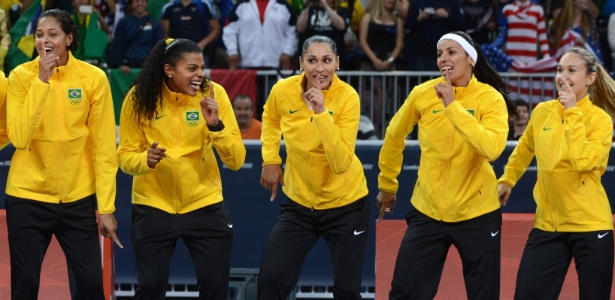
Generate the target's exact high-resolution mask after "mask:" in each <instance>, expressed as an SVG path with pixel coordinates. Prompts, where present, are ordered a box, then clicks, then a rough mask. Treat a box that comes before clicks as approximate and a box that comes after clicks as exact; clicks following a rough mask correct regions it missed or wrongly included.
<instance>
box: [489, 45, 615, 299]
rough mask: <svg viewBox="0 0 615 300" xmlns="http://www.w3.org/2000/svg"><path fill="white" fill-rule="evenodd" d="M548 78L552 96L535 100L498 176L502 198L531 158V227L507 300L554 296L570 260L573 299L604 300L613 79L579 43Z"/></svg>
mask: <svg viewBox="0 0 615 300" xmlns="http://www.w3.org/2000/svg"><path fill="white" fill-rule="evenodd" d="M555 81H556V82H557V91H558V98H557V99H554V100H551V101H547V102H543V103H540V104H538V106H536V108H535V109H534V111H533V112H532V117H531V118H530V121H529V124H528V126H527V130H526V131H525V134H523V136H522V137H521V138H520V139H519V143H518V145H517V147H516V148H515V150H514V151H513V152H512V154H511V156H510V157H509V158H508V163H507V164H506V167H505V168H504V174H503V175H502V177H500V178H499V179H498V183H499V184H498V196H499V199H500V202H501V203H502V205H504V204H506V202H507V201H508V199H509V196H510V194H511V189H512V187H514V186H515V184H517V183H518V182H519V180H520V179H521V177H522V176H523V174H524V173H525V171H526V170H527V168H528V166H529V164H530V162H532V160H534V159H536V166H537V167H538V171H537V174H536V178H537V180H536V184H535V186H534V193H533V195H534V201H535V203H536V212H535V214H534V226H533V228H532V230H531V231H530V233H529V236H528V239H527V242H526V244H525V248H524V250H523V255H522V256H521V262H520V264H519V271H518V273H517V282H516V288H515V299H557V298H558V297H559V296H560V291H561V289H562V285H563V283H564V278H565V277H566V273H567V272H568V269H569V266H570V262H571V261H572V260H573V259H574V262H575V265H576V272H577V274H578V291H579V292H578V297H577V298H576V299H609V298H610V297H611V288H612V281H613V215H612V211H611V206H610V204H609V199H608V196H607V194H606V192H605V190H604V187H603V185H602V183H601V177H602V175H603V174H604V173H605V171H606V169H607V168H608V166H607V165H608V162H609V153H610V152H611V148H612V137H613V120H612V118H613V117H615V81H613V79H612V78H611V77H610V76H609V75H608V74H607V72H606V71H605V70H604V68H603V67H602V66H601V65H600V64H599V63H598V62H597V60H596V58H595V57H594V56H593V55H592V54H591V53H590V52H589V51H588V50H586V49H583V48H579V47H575V48H571V49H570V50H568V51H566V53H565V54H564V55H563V56H562V58H561V59H560V61H559V64H558V66H557V73H556V76H555ZM532 173H533V172H532ZM608 184H612V183H611V182H609V183H608ZM523 200H525V199H523Z"/></svg>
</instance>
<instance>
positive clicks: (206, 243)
mask: <svg viewBox="0 0 615 300" xmlns="http://www.w3.org/2000/svg"><path fill="white" fill-rule="evenodd" d="M204 69H205V62H204V59H203V52H202V50H201V48H199V46H198V45H197V44H195V43H194V42H192V41H190V40H187V39H176V40H172V39H168V40H166V41H160V42H159V43H157V44H156V46H154V49H153V50H152V51H151V52H150V54H149V56H148V57H147V59H146V60H145V62H144V63H143V67H142V69H141V72H140V73H139V76H138V77H137V79H136V81H135V83H134V86H133V87H132V88H131V89H130V90H129V92H128V93H127V95H126V98H125V99H124V103H123V105H122V111H121V116H120V144H119V147H118V150H117V154H118V162H119V165H120V168H121V169H122V171H124V172H125V173H127V174H130V175H133V176H134V179H133V185H132V204H133V206H132V232H131V241H132V246H133V248H134V251H135V257H136V261H137V280H138V286H137V290H136V293H135V299H147V300H150V299H164V298H165V293H166V290H167V286H168V280H169V278H168V277H169V264H170V261H171V258H172V256H173V251H174V249H175V244H176V243H177V241H178V240H179V239H180V238H182V239H183V240H184V243H185V244H186V247H187V248H188V250H189V251H190V255H191V257H192V262H193V264H194V268H195V272H196V277H197V285H198V289H199V299H210V300H212V299H213V300H223V299H224V300H226V299H227V297H228V285H229V282H228V281H229V275H230V258H231V256H230V255H231V247H232V244H233V225H232V223H231V218H230V215H229V213H228V211H227V210H226V209H225V208H224V205H223V202H222V200H223V197H222V183H221V179H220V172H219V169H218V164H217V161H216V157H215V155H214V151H213V148H215V149H216V152H217V153H218V156H219V157H220V159H221V160H222V162H223V163H224V164H225V165H227V166H228V167H229V168H230V169H233V170H238V169H239V168H240V167H241V166H242V165H243V162H244V159H245V155H246V149H245V147H244V145H243V142H242V140H241V133H240V132H239V127H238V125H237V121H236V120H235V114H234V113H233V108H232V106H231V103H230V101H229V99H228V96H227V94H226V91H225V90H224V88H223V87H222V86H220V85H218V84H216V83H214V82H212V81H211V80H209V79H207V78H205V73H204Z"/></svg>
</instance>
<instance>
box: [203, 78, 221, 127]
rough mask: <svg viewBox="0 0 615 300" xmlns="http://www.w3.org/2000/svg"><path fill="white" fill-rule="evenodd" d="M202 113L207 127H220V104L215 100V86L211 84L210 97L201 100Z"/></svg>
mask: <svg viewBox="0 0 615 300" xmlns="http://www.w3.org/2000/svg"><path fill="white" fill-rule="evenodd" d="M201 112H202V113H203V118H205V121H206V122H207V125H209V126H212V127H215V126H216V125H218V102H216V99H215V98H214V86H213V84H211V83H209V97H205V98H203V99H202V100H201Z"/></svg>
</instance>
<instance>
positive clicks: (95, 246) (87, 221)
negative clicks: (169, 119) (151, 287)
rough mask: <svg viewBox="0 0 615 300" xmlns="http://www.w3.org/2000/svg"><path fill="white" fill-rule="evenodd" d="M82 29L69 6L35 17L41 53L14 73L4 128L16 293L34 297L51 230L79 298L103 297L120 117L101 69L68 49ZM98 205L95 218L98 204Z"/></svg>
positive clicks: (18, 296) (112, 228)
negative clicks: (9, 151) (103, 246)
mask: <svg viewBox="0 0 615 300" xmlns="http://www.w3.org/2000/svg"><path fill="white" fill-rule="evenodd" d="M77 35H78V33H77V28H76V26H75V24H74V23H73V20H72V19H71V17H70V14H68V13H67V12H66V11H63V10H58V9H51V10H47V11H45V12H43V13H42V14H41V16H40V17H39V19H38V21H37V27H36V31H35V34H34V36H35V44H36V50H37V51H38V55H39V57H37V58H36V59H34V60H32V61H30V62H27V63H24V64H22V65H20V66H18V67H17V68H15V69H14V70H13V71H12V72H11V74H10V75H9V90H8V98H7V99H8V101H7V119H8V136H9V139H10V140H11V143H12V144H13V146H15V148H16V150H15V154H14V155H13V158H12V159H11V168H10V170H9V174H8V179H7V184H6V195H7V198H6V216H7V225H8V237H9V249H10V253H11V295H12V298H13V299H36V298H37V297H38V288H39V282H40V270H41V264H42V262H43V257H44V255H45V252H46V250H47V247H48V246H49V242H50V241H51V238H52V235H55V237H56V238H57V240H58V242H59V243H60V246H61V247H62V250H63V251H64V254H65V255H66V261H67V264H68V268H69V269H70V270H71V274H72V275H73V276H72V277H71V278H72V279H74V280H71V281H70V283H71V294H72V297H73V298H74V299H103V298H104V293H103V282H102V269H101V265H102V263H101V251H100V242H99V234H98V229H99V228H100V232H101V234H102V235H104V236H110V237H112V238H113V239H114V240H115V242H116V243H117V244H118V245H120V246H121V244H120V243H119V240H118V239H117V236H116V234H115V231H116V227H117V223H116V221H115V218H114V216H113V212H114V211H115V178H116V175H117V160H116V158H115V140H116V134H115V117H114V116H113V99H112V98H111V89H110V87H109V81H108V80H107V76H106V75H105V73H104V72H103V71H102V70H101V69H99V68H96V67H94V66H92V65H90V64H87V63H84V62H82V61H80V60H78V59H75V58H74V57H73V55H72V51H74V50H75V49H76V48H77V46H78V43H77V42H76V41H77V40H78V37H77ZM97 207H98V212H99V213H100V217H99V222H98V225H97V224H96V209H97Z"/></svg>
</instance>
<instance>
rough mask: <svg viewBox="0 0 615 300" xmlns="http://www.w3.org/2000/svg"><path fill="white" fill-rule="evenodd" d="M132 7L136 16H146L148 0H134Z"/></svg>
mask: <svg viewBox="0 0 615 300" xmlns="http://www.w3.org/2000/svg"><path fill="white" fill-rule="evenodd" d="M130 8H131V10H132V13H133V14H134V15H135V16H138V17H141V16H144V15H145V14H146V13H147V0H133V1H132V4H131V6H130Z"/></svg>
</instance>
